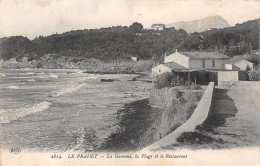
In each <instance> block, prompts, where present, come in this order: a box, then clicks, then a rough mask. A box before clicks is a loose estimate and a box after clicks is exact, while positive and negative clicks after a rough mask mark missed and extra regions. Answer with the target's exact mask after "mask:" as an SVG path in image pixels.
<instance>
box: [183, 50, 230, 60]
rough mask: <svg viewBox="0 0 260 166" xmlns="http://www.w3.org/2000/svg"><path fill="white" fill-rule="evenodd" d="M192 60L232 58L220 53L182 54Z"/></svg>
mask: <svg viewBox="0 0 260 166" xmlns="http://www.w3.org/2000/svg"><path fill="white" fill-rule="evenodd" d="M180 53H181V54H183V55H185V56H187V57H189V58H190V59H202V58H205V59H229V58H230V57H228V56H226V55H223V54H221V53H218V52H180Z"/></svg>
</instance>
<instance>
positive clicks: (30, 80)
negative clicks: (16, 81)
mask: <svg viewBox="0 0 260 166" xmlns="http://www.w3.org/2000/svg"><path fill="white" fill-rule="evenodd" d="M27 81H28V82H34V81H35V79H28V80H27Z"/></svg>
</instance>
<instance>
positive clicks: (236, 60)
mask: <svg viewBox="0 0 260 166" xmlns="http://www.w3.org/2000/svg"><path fill="white" fill-rule="evenodd" d="M242 60H243V61H246V62H248V63H252V62H249V61H247V60H245V59H239V58H235V59H229V60H227V61H226V62H225V64H234V63H237V62H239V61H242Z"/></svg>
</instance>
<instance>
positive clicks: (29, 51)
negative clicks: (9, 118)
mask: <svg viewBox="0 0 260 166" xmlns="http://www.w3.org/2000/svg"><path fill="white" fill-rule="evenodd" d="M259 21H260V19H257V20H252V21H248V22H245V23H242V24H237V25H236V26H234V27H228V28H224V29H211V30H208V31H204V32H201V33H197V32H195V33H187V32H186V31H184V30H182V29H180V30H176V29H175V28H165V29H164V30H162V31H155V30H147V29H143V26H142V24H140V23H133V24H132V25H131V26H129V27H126V26H117V27H109V28H101V29H85V30H77V31H70V32H66V33H63V34H53V35H50V36H45V37H44V36H39V37H36V38H35V39H33V40H29V39H28V38H26V37H23V36H12V37H9V38H1V40H0V56H1V59H3V60H9V59H11V58H16V59H17V61H19V60H21V59H22V58H23V57H27V58H28V60H29V61H32V60H37V59H39V58H41V57H43V56H44V54H53V55H55V56H63V57H67V58H71V57H76V58H87V59H88V58H95V59H98V60H101V61H103V62H104V61H109V60H112V59H113V60H116V59H118V58H120V59H127V58H129V57H131V56H137V57H138V58H140V59H152V60H161V59H162V58H163V56H164V54H165V52H167V54H170V53H172V52H174V51H175V49H178V50H179V51H195V50H196V51H219V52H221V53H223V54H226V55H228V56H230V57H233V56H234V55H241V54H244V53H247V52H248V51H250V50H254V49H259V43H258V42H259ZM54 58H55V57H54Z"/></svg>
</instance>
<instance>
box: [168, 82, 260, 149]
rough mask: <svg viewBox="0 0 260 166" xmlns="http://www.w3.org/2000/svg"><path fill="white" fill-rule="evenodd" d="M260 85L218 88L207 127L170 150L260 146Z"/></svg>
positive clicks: (182, 140)
mask: <svg viewBox="0 0 260 166" xmlns="http://www.w3.org/2000/svg"><path fill="white" fill-rule="evenodd" d="M259 101H260V82H239V83H236V84H234V85H232V86H231V87H216V89H215V92H214V96H213V101H212V109H211V112H210V115H209V117H208V119H207V120H206V123H204V124H203V125H202V126H200V127H198V129H197V130H196V132H192V133H183V134H182V135H181V136H180V137H179V138H178V139H177V140H178V142H179V143H177V144H174V145H171V146H169V147H166V149H176V148H177V149H179V148H182V147H186V148H192V149H201V148H209V149H212V148H213V149H219V148H221V149H222V148H235V147H248V146H250V147H254V146H259V145H260V139H259V138H260V104H259Z"/></svg>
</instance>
